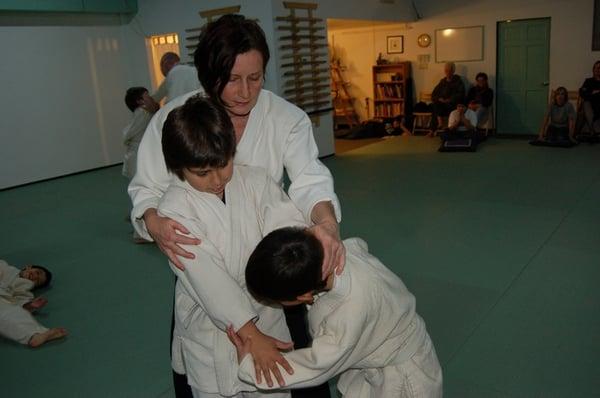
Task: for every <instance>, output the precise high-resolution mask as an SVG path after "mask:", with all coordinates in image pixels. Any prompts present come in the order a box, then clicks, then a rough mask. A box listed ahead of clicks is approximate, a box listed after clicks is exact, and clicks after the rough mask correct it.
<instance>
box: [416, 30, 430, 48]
mask: <svg viewBox="0 0 600 398" xmlns="http://www.w3.org/2000/svg"><path fill="white" fill-rule="evenodd" d="M417 44H418V45H419V47H423V48H425V47H429V45H430V44H431V36H429V35H428V34H427V33H423V34H422V35H420V36H419V37H418V38H417Z"/></svg>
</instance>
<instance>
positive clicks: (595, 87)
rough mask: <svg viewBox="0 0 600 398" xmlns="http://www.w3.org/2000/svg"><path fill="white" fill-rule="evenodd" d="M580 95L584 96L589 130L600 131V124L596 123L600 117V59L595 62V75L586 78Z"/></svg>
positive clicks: (584, 110)
mask: <svg viewBox="0 0 600 398" xmlns="http://www.w3.org/2000/svg"><path fill="white" fill-rule="evenodd" d="M579 95H580V96H581V98H583V114H584V117H585V122H586V125H587V128H588V129H589V132H590V133H592V134H598V133H600V128H599V126H595V125H594V124H595V123H596V124H597V121H598V119H600V61H596V62H595V63H594V68H593V76H592V77H589V78H587V79H585V81H584V82H583V86H581V88H580V89H579Z"/></svg>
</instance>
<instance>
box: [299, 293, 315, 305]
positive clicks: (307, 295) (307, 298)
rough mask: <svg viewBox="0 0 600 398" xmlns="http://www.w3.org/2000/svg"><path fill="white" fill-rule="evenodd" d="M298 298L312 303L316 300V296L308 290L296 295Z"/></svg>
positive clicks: (306, 302) (305, 302)
mask: <svg viewBox="0 0 600 398" xmlns="http://www.w3.org/2000/svg"><path fill="white" fill-rule="evenodd" d="M296 300H298V301H301V302H303V303H304V304H312V303H313V301H314V297H313V294H312V292H306V293H304V294H301V295H300V296H298V297H296Z"/></svg>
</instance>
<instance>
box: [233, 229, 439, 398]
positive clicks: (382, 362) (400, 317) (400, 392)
mask: <svg viewBox="0 0 600 398" xmlns="http://www.w3.org/2000/svg"><path fill="white" fill-rule="evenodd" d="M344 246H345V247H346V267H345V268H344V272H343V273H342V274H341V275H335V274H331V275H329V276H328V277H327V278H326V279H325V280H324V281H323V278H322V275H321V262H322V258H323V251H322V248H321V244H320V243H319V241H318V240H317V239H315V237H314V236H313V235H312V234H311V233H310V231H308V230H306V229H303V228H292V227H288V228H283V229H279V230H276V231H273V232H271V233H270V234H269V235H267V236H266V237H265V238H264V239H263V240H262V241H261V242H260V243H259V244H258V246H257V247H256V249H255V250H254V252H253V253H252V255H251V256H250V259H249V260H248V265H247V267H246V283H247V285H248V289H249V290H250V291H251V292H252V293H253V294H254V295H256V296H257V297H258V298H259V299H262V300H268V301H270V302H276V303H279V304H282V305H284V306H286V305H297V304H298V303H304V304H310V305H311V307H310V309H309V311H308V322H309V327H310V332H311V334H312V336H313V344H312V347H310V348H304V349H300V350H295V351H292V352H289V353H286V354H284V356H285V357H286V359H287V360H288V362H289V363H290V365H291V366H292V367H293V368H294V374H293V375H287V374H284V377H285V382H286V387H287V388H302V387H306V386H311V385H316V384H319V383H322V382H323V381H326V380H328V379H330V378H332V377H333V376H335V375H337V374H341V376H340V379H339V383H338V389H339V390H340V391H341V392H342V394H343V395H344V397H395V398H398V397H441V396H442V372H441V369H440V365H439V363H438V359H437V356H436V354H435V349H434V347H433V343H432V342H431V340H430V338H429V335H428V334H427V331H426V329H425V323H424V322H423V320H422V319H421V317H419V315H417V313H416V312H415V298H414V296H413V295H412V294H411V293H410V292H409V291H408V290H407V289H406V287H405V286H404V284H403V283H402V281H401V280H400V278H398V277H397V276H396V275H395V274H394V273H393V272H391V271H390V270H389V269H388V268H386V267H385V266H384V265H383V264H382V263H381V262H379V260H377V258H375V257H373V256H372V255H371V254H369V252H368V248H367V244H366V243H365V242H364V241H362V240H361V239H358V238H351V239H346V240H345V241H344ZM228 336H229V337H230V340H231V341H232V342H233V343H234V345H236V348H237V350H238V359H239V360H240V361H241V363H240V370H239V377H240V378H241V379H242V380H245V381H248V382H252V383H255V384H256V385H257V386H258V387H259V388H261V389H269V388H271V387H269V386H267V385H266V384H265V383H262V382H261V381H260V380H256V378H255V377H254V371H253V369H254V365H253V360H252V356H251V355H246V354H247V353H248V351H249V349H250V348H251V346H252V342H245V343H243V342H242V341H241V339H239V337H238V336H237V335H236V334H235V333H234V331H233V330H231V329H228Z"/></svg>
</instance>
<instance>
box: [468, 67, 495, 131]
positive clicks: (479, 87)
mask: <svg viewBox="0 0 600 398" xmlns="http://www.w3.org/2000/svg"><path fill="white" fill-rule="evenodd" d="M475 81H476V83H475V85H474V86H473V87H471V88H470V89H469V92H468V93H467V103H471V102H474V103H475V112H476V113H477V127H478V128H482V127H483V126H484V125H485V124H486V123H487V122H488V120H489V118H490V108H491V107H492V101H493V100H494V91H493V90H492V89H491V88H490V86H489V85H488V75H487V74H485V73H484V72H479V73H478V74H477V76H475Z"/></svg>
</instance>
